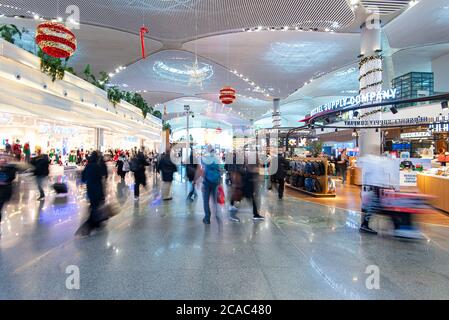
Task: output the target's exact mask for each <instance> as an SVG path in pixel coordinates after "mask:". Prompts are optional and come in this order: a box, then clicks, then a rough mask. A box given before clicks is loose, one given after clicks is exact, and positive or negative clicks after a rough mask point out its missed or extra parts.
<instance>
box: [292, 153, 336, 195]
mask: <svg viewBox="0 0 449 320" xmlns="http://www.w3.org/2000/svg"><path fill="white" fill-rule="evenodd" d="M288 160H289V161H301V162H322V163H323V164H324V175H321V176H317V175H311V174H305V173H300V174H298V173H296V175H300V176H303V177H305V178H314V179H317V180H318V181H319V183H320V185H321V187H322V192H320V193H318V192H310V191H308V190H306V189H304V188H299V187H295V186H293V185H291V184H290V183H286V186H287V187H288V188H290V189H293V190H296V191H300V192H302V193H305V194H307V195H309V196H312V197H315V198H335V197H336V194H335V193H334V192H330V191H329V189H330V186H329V173H328V170H329V161H328V160H327V158H291V159H288Z"/></svg>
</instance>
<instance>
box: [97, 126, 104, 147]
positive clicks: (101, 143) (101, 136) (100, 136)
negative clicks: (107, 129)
mask: <svg viewBox="0 0 449 320" xmlns="http://www.w3.org/2000/svg"><path fill="white" fill-rule="evenodd" d="M103 146H104V129H101V128H95V148H96V149H97V150H99V151H104V150H102V149H103Z"/></svg>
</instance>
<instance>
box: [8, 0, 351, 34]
mask: <svg viewBox="0 0 449 320" xmlns="http://www.w3.org/2000/svg"><path fill="white" fill-rule="evenodd" d="M2 2H3V3H6V4H10V5H12V6H14V7H20V8H22V9H23V10H14V9H11V10H9V8H8V10H6V11H5V13H6V14H21V15H24V16H30V17H32V16H33V15H32V14H31V13H28V12H27V11H33V12H36V13H37V14H39V15H40V16H44V17H47V18H56V17H58V16H61V15H63V14H64V10H65V8H66V7H68V6H71V5H75V6H78V7H79V9H80V17H81V22H82V23H88V24H94V25H100V26H105V27H109V28H113V29H118V30H126V31H128V32H131V33H135V34H136V33H139V28H140V27H141V25H142V24H143V23H145V24H146V25H147V26H148V27H149V28H150V30H151V37H153V38H155V39H161V40H175V41H182V40H187V39H194V38H196V37H197V36H204V35H209V34H214V33H222V32H228V31H230V30H241V29H243V28H250V27H257V26H259V25H266V26H276V27H283V26H285V25H288V26H296V25H304V26H308V27H310V28H323V29H324V28H326V27H331V26H332V25H334V26H337V25H338V26H339V27H348V26H350V25H351V24H352V22H353V21H354V19H355V15H354V12H353V11H352V9H351V7H350V5H349V4H348V2H347V1H346V0H300V1H298V0H257V1H254V0H95V1H86V0H29V1H24V0H2ZM18 11H19V12H18ZM195 21H197V23H195Z"/></svg>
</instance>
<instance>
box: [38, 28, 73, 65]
mask: <svg viewBox="0 0 449 320" xmlns="http://www.w3.org/2000/svg"><path fill="white" fill-rule="evenodd" d="M36 43H37V45H38V46H39V48H41V49H42V51H44V52H45V53H46V54H48V55H49V56H52V57H55V58H68V57H70V56H72V55H73V54H74V53H75V51H76V36H75V34H74V33H73V32H72V31H70V30H69V29H68V28H67V27H66V26H65V25H63V24H62V23H59V22H50V21H47V22H43V23H41V24H39V25H38V26H37V30H36Z"/></svg>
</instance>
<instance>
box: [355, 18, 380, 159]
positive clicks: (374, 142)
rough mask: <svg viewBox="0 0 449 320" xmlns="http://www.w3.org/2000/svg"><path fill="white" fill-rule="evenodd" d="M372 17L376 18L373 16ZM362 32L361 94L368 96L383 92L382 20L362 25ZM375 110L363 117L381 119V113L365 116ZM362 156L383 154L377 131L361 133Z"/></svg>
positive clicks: (376, 19) (374, 19)
mask: <svg viewBox="0 0 449 320" xmlns="http://www.w3.org/2000/svg"><path fill="white" fill-rule="evenodd" d="M371 17H374V15H373V16H371ZM361 28H362V32H361V52H360V53H361V60H360V64H359V68H360V93H361V94H368V93H371V92H379V91H381V90H382V83H383V82H382V57H381V55H380V54H381V50H382V42H381V27H380V20H378V18H376V17H374V18H373V20H370V21H367V22H366V23H365V24H363V25H362V27H361ZM369 111H373V109H365V110H363V111H362V114H361V117H362V118H363V119H364V120H375V119H380V117H381V113H380V112H379V113H376V114H373V115H371V116H365V115H364V114H366V113H367V112H369ZM359 143H360V154H361V155H362V156H364V155H368V154H373V155H379V154H380V153H381V136H380V132H376V130H375V129H364V130H361V132H360V139H359Z"/></svg>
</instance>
